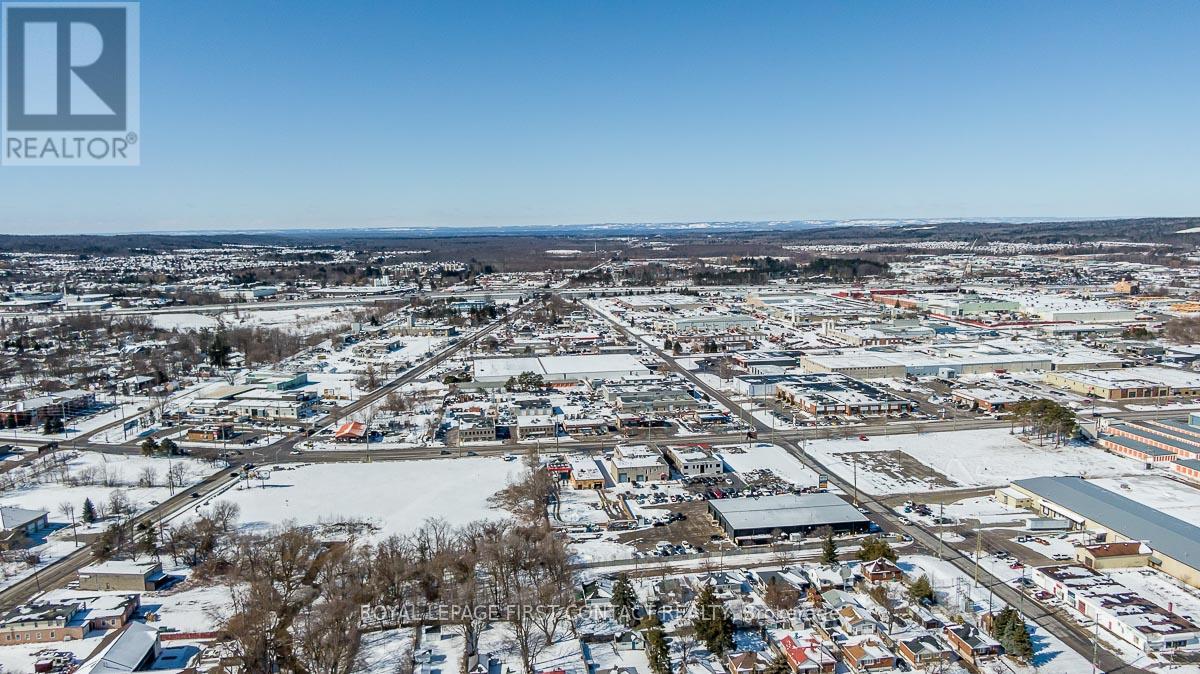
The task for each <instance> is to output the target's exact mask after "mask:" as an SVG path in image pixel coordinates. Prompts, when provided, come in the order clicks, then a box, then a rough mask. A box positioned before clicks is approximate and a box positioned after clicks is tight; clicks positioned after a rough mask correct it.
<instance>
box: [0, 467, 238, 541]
mask: <svg viewBox="0 0 1200 674" xmlns="http://www.w3.org/2000/svg"><path fill="white" fill-rule="evenodd" d="M66 454H67V455H72V454H73V455H74V456H72V458H71V459H69V460H68V461H67V465H66V469H67V473H66V481H65V482H64V481H58V479H57V478H58V477H59V476H58V475H54V476H51V475H42V476H38V477H30V478H29V479H28V480H27V481H26V482H25V484H24V485H23V486H20V487H17V488H15V489H9V490H6V491H4V492H3V493H0V506H6V507H13V508H30V509H41V510H46V511H49V513H50V522H51V523H58V524H69V523H70V520H69V519H68V518H67V517H65V516H64V515H62V514H61V513H59V512H58V510H59V505H60V504H62V503H70V504H72V505H74V506H75V508H76V517H78V516H79V513H80V509H81V508H82V505H83V501H84V499H91V500H92V503H94V504H95V505H96V506H102V505H103V504H104V503H106V502H107V501H108V499H109V497H110V496H111V495H112V493H113V492H115V491H121V492H124V494H125V496H127V497H128V498H129V500H130V501H131V502H132V503H133V505H134V506H135V507H136V508H137V510H139V511H140V510H145V509H147V508H148V507H149V505H150V502H151V501H165V500H166V499H167V498H169V497H170V496H171V490H170V489H169V488H168V487H166V486H165V485H166V480H167V471H168V470H169V469H170V468H169V467H170V466H172V465H181V466H183V468H182V471H183V477H184V483H185V485H190V484H195V483H196V482H199V481H201V480H203V479H204V478H205V477H207V476H209V475H211V474H212V473H214V472H216V471H217V469H218V466H214V465H212V464H210V463H208V462H207V461H201V460H199V459H188V458H179V457H175V458H172V459H167V458H165V457H145V456H129V455H123V454H122V455H117V454H102V453H100V452H71V451H69V450H68V451H67V452H66ZM147 471H152V472H153V474H154V479H153V484H154V485H156V486H151V487H146V486H139V482H140V481H141V480H142V479H143V477H144V476H145V477H148V476H149V473H148V472H147ZM143 474H145V475H143ZM178 489H180V488H179V487H177V488H176V491H178Z"/></svg>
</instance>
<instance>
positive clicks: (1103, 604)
mask: <svg viewBox="0 0 1200 674" xmlns="http://www.w3.org/2000/svg"><path fill="white" fill-rule="evenodd" d="M1033 582H1034V583H1035V584H1036V585H1037V586H1038V587H1040V588H1042V589H1043V590H1045V591H1046V592H1049V593H1050V594H1053V595H1054V596H1055V597H1057V598H1059V599H1062V600H1065V601H1066V602H1067V603H1068V604H1069V605H1070V606H1071V607H1072V608H1074V609H1075V610H1077V611H1079V612H1080V613H1082V614H1083V615H1084V616H1086V617H1088V618H1091V619H1092V620H1095V621H1096V623H1097V624H1098V625H1099V626H1100V627H1102V628H1103V629H1105V630H1108V632H1109V633H1111V634H1113V635H1115V636H1117V637H1119V638H1121V639H1123V640H1125V641H1127V642H1129V643H1131V644H1133V645H1134V646H1136V647H1137V648H1139V649H1140V650H1142V651H1144V652H1147V653H1154V652H1158V651H1165V650H1173V649H1177V648H1188V647H1191V646H1195V645H1196V644H1197V643H1200V627H1197V626H1196V625H1195V624H1194V623H1193V622H1192V621H1190V620H1188V619H1186V618H1183V617H1182V616H1179V615H1176V614H1175V613H1174V612H1173V611H1169V610H1167V609H1165V608H1163V607H1161V606H1158V605H1157V604H1154V603H1153V602H1151V601H1150V600H1148V599H1145V598H1144V597H1142V596H1141V595H1139V594H1138V593H1137V592H1134V591H1133V590H1131V589H1129V588H1127V587H1125V586H1124V585H1122V584H1121V583H1119V582H1117V581H1116V580H1114V579H1112V578H1110V577H1109V576H1106V575H1104V574H1102V573H1100V572H1098V571H1095V570H1093V569H1089V568H1087V567H1083V566H1078V565H1073V564H1072V565H1062V566H1045V567H1041V568H1038V569H1035V570H1034V573H1033Z"/></svg>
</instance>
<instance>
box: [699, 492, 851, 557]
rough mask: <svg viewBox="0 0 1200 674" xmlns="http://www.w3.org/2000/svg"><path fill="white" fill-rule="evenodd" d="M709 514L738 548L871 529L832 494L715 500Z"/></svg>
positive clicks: (845, 503) (711, 504) (710, 503)
mask: <svg viewBox="0 0 1200 674" xmlns="http://www.w3.org/2000/svg"><path fill="white" fill-rule="evenodd" d="M708 512H709V514H710V515H712V517H713V519H714V520H716V522H717V526H719V527H721V529H722V530H723V531H724V532H725V535H726V536H729V538H730V540H732V541H733V542H735V543H737V544H738V545H745V544H753V543H767V542H770V541H771V540H772V539H773V538H774V536H776V535H778V534H802V535H810V534H812V533H813V532H814V531H816V530H817V529H820V528H821V527H830V528H831V529H833V530H834V531H835V532H837V533H861V532H866V531H867V530H868V529H870V526H871V521H870V520H868V519H867V518H866V517H865V516H863V514H862V513H861V512H859V511H858V509H857V508H855V507H854V506H852V505H850V504H849V503H847V502H846V501H845V500H843V499H842V498H841V497H839V496H837V495H836V494H830V493H819V494H780V495H777V496H758V497H750V498H726V499H713V500H711V501H709V502H708Z"/></svg>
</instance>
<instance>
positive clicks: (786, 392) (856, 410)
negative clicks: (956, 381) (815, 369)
mask: <svg viewBox="0 0 1200 674" xmlns="http://www.w3.org/2000/svg"><path fill="white" fill-rule="evenodd" d="M775 397H777V398H779V399H780V400H784V401H786V402H788V403H789V404H792V405H795V406H797V407H799V408H801V409H803V410H804V411H805V412H808V413H809V414H866V415H871V414H890V413H894V412H909V411H912V410H913V409H915V408H916V403H914V402H913V401H911V400H908V399H906V398H901V397H900V396H897V395H893V394H891V393H888V392H887V391H885V390H883V389H881V388H879V387H876V386H872V385H870V384H867V383H865V382H861V381H858V380H857V379H851V378H850V377H847V376H846V375H843V374H835V373H820V374H804V375H794V376H791V377H790V378H789V379H788V380H787V381H781V382H779V383H777V384H776V385H775Z"/></svg>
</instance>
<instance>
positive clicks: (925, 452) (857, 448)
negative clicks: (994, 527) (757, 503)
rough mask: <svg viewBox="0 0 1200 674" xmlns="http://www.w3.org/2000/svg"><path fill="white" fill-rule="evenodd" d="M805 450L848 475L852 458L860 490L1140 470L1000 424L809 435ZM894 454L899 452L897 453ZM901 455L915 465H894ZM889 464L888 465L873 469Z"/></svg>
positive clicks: (998, 483)
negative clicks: (862, 435) (863, 435)
mask: <svg viewBox="0 0 1200 674" xmlns="http://www.w3.org/2000/svg"><path fill="white" fill-rule="evenodd" d="M806 451H808V452H809V453H811V454H812V455H813V456H814V457H816V458H817V460H819V461H820V462H821V463H822V464H824V465H826V466H828V467H829V468H830V470H832V471H834V472H835V473H837V474H838V475H839V476H841V477H842V478H843V479H848V480H849V479H853V476H854V473H855V467H856V466H855V464H857V474H858V476H857V480H858V486H859V488H860V489H862V490H864V491H866V492H869V493H871V494H891V493H898V492H899V493H903V492H921V491H931V490H933V491H936V490H939V489H955V488H963V487H991V486H1002V485H1005V484H1008V483H1009V482H1012V481H1013V480H1018V479H1023V478H1030V477H1038V476H1042V475H1082V476H1084V477H1111V476H1118V475H1134V474H1144V473H1146V470H1145V469H1144V468H1143V467H1142V466H1141V465H1140V464H1138V463H1137V462H1134V461H1130V460H1128V459H1123V458H1121V457H1118V456H1115V455H1113V454H1109V453H1107V452H1104V451H1102V450H1100V449H1097V448H1095V447H1092V446H1089V445H1085V444H1076V443H1073V444H1067V445H1062V446H1059V447H1054V446H1053V445H1052V444H1051V443H1047V444H1046V445H1045V446H1043V447H1038V446H1037V444H1036V443H1035V442H1029V441H1026V440H1024V439H1022V438H1021V436H1020V435H1015V434H1009V432H1008V429H1003V428H1000V429H985V430H971V431H948V432H940V433H909V434H899V435H875V436H871V439H870V441H869V442H862V441H860V440H859V439H857V438H840V439H829V440H813V441H810V442H808V443H807V445H806ZM897 452H899V453H900V454H899V455H898V454H897ZM903 455H908V456H909V457H912V458H913V459H916V461H917V462H919V463H920V464H921V469H920V470H915V471H914V470H912V469H911V467H910V468H908V469H905V468H903V466H900V465H898V461H899V463H900V464H902V463H903V462H904V461H905V460H906V459H905V457H904V456H903ZM880 466H885V467H890V466H896V467H897V469H896V470H891V469H873V468H878V467H880Z"/></svg>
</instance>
